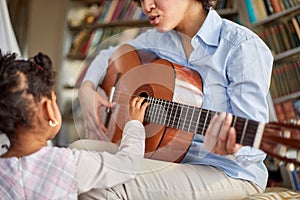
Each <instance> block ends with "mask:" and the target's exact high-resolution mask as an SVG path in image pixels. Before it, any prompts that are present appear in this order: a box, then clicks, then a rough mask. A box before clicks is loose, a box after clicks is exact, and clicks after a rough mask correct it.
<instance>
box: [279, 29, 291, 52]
mask: <svg viewBox="0 0 300 200" xmlns="http://www.w3.org/2000/svg"><path fill="white" fill-rule="evenodd" d="M278 31H279V35H280V38H281V40H282V43H283V47H284V49H283V50H284V51H287V50H290V49H291V45H290V41H289V37H288V33H287V30H286V29H285V26H284V25H283V23H279V24H278Z"/></svg>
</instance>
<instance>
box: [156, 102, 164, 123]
mask: <svg viewBox="0 0 300 200" xmlns="http://www.w3.org/2000/svg"><path fill="white" fill-rule="evenodd" d="M157 101H158V104H157V105H158V113H157V123H158V124H162V115H161V111H162V107H163V106H162V101H161V100H160V99H157Z"/></svg>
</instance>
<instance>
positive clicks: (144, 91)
mask: <svg viewBox="0 0 300 200" xmlns="http://www.w3.org/2000/svg"><path fill="white" fill-rule="evenodd" d="M133 95H134V96H140V97H145V98H146V99H147V97H149V96H151V97H153V95H154V92H153V89H152V87H151V86H150V85H149V84H145V85H142V86H141V87H139V88H138V89H137V90H136V91H135V92H134V94H133ZM146 99H145V102H146V101H147V100H146Z"/></svg>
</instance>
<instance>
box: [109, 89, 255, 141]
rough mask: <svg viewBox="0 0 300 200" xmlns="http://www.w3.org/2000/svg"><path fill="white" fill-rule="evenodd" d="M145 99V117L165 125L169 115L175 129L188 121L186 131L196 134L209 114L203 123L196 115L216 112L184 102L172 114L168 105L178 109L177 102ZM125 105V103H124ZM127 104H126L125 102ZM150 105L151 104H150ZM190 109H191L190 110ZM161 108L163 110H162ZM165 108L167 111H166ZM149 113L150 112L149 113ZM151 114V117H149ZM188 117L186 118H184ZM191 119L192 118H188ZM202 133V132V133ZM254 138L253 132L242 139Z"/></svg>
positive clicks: (241, 123) (121, 94)
mask: <svg viewBox="0 0 300 200" xmlns="http://www.w3.org/2000/svg"><path fill="white" fill-rule="evenodd" d="M115 95H118V97H124V96H125V97H136V96H139V95H132V94H129V93H124V92H116V93H115ZM145 98H146V99H147V101H149V103H150V106H149V110H150V111H149V112H148V115H150V116H147V113H146V115H145V119H149V121H150V122H155V123H158V124H161V125H165V122H166V121H167V119H166V118H167V117H169V119H168V123H169V122H170V121H173V122H174V121H177V125H176V126H174V124H172V125H173V126H172V127H171V128H177V129H184V128H185V125H184V124H185V122H187V123H188V130H187V131H188V132H192V133H198V134H202V133H203V132H204V131H206V129H207V127H208V125H209V122H210V120H211V116H210V117H209V120H208V123H205V122H201V121H200V122H198V123H197V121H198V120H199V119H200V118H201V116H198V115H202V114H205V115H213V114H215V113H216V112H214V111H209V110H205V109H201V108H198V107H194V106H189V105H186V104H181V107H180V108H179V110H180V113H179V114H178V113H177V110H176V111H175V113H174V115H173V116H172V115H171V114H172V110H171V111H170V110H169V107H170V106H171V107H173V108H174V105H175V107H176V109H178V106H179V105H180V104H179V103H177V102H171V101H168V100H163V99H159V98H154V97H145ZM121 104H122V103H120V104H119V105H121ZM124 105H125V103H124ZM126 105H128V104H126ZM151 105H152V106H151ZM166 106H167V109H166ZM121 108H122V109H121V111H125V110H126V108H124V106H122V105H121ZM183 109H186V111H184V112H185V118H184V119H183V118H182V116H181V114H182V110H183ZM191 109H192V111H191ZM162 110H163V111H162ZM166 110H167V111H166ZM195 110H197V112H196V113H198V115H196V116H195V115H194V113H195ZM189 111H191V112H192V113H193V114H192V117H191V116H189V115H188V114H189ZM210 112H211V114H210ZM149 113H151V114H149ZM167 113H169V114H170V115H167ZM151 116H152V118H151ZM187 117H188V120H186V119H187ZM196 118H197V121H194V119H196ZM190 119H192V120H190ZM245 120H247V119H245ZM178 122H183V123H178ZM234 127H235V128H236V129H243V128H244V121H239V120H238V121H237V122H236V123H235V126H234ZM256 128H257V126H249V127H247V133H250V132H252V133H256ZM202 135H203V134H202ZM254 138H255V134H254V135H252V134H246V135H245V136H244V139H243V141H244V142H251V141H253V139H254Z"/></svg>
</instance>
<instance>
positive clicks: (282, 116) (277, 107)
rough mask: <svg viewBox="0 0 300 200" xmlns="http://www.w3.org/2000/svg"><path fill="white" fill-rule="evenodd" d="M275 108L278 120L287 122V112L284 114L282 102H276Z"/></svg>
mask: <svg viewBox="0 0 300 200" xmlns="http://www.w3.org/2000/svg"><path fill="white" fill-rule="evenodd" d="M274 109H275V113H276V116H277V120H278V121H279V122H285V121H286V118H285V114H284V110H283V106H282V104H281V103H276V104H274Z"/></svg>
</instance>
